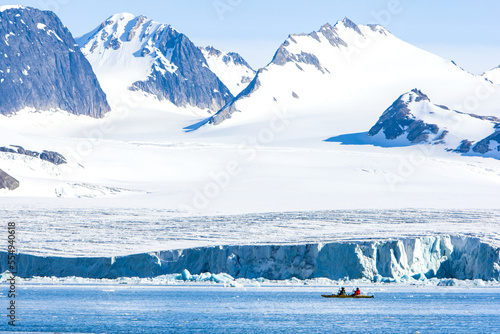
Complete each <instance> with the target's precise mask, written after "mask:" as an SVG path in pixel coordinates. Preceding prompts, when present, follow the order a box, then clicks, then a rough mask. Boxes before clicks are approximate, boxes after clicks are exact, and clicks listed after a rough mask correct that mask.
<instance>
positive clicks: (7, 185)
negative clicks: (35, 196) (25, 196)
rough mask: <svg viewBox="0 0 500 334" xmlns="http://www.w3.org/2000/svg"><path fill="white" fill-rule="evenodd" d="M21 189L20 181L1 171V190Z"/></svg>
mask: <svg viewBox="0 0 500 334" xmlns="http://www.w3.org/2000/svg"><path fill="white" fill-rule="evenodd" d="M17 188H19V181H17V180H16V179H15V178H13V177H12V176H10V175H9V174H7V173H5V172H4V171H3V170H1V169H0V189H8V190H15V189H17Z"/></svg>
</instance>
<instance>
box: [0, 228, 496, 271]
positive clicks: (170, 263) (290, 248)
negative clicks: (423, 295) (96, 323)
mask: <svg viewBox="0 0 500 334" xmlns="http://www.w3.org/2000/svg"><path fill="white" fill-rule="evenodd" d="M6 256H7V253H5V252H2V253H0V260H2V262H1V269H0V270H1V271H2V272H3V271H5V270H6V263H7V261H5V258H6ZM18 263H19V271H18V275H19V276H21V277H33V276H56V277H64V276H78V277H88V278H117V277H153V276H158V275H164V274H173V273H179V272H183V279H186V280H188V279H189V278H190V275H191V274H190V273H195V274H201V273H203V272H212V273H227V274H229V275H230V276H231V277H235V278H258V277H264V278H267V279H279V280H283V279H290V278H292V277H297V278H300V279H309V278H317V277H326V278H329V279H343V278H346V277H348V278H349V279H360V278H367V279H374V278H376V277H378V276H381V277H386V278H402V277H424V276H425V278H434V277H437V278H458V279H483V280H491V279H496V280H498V279H500V266H499V264H500V249H499V248H497V247H494V246H492V245H490V244H487V243H484V242H482V241H481V240H479V239H477V238H467V237H453V236H452V237H449V236H443V237H441V236H440V237H419V238H411V239H402V240H394V241H393V240H385V241H383V240H381V241H359V242H345V243H342V242H335V243H327V244H304V245H258V246H257V245H256V246H224V247H222V246H219V247H206V248H194V249H185V250H175V251H163V252H156V253H150V254H136V255H130V256H123V257H116V258H113V259H112V258H105V257H102V258H60V257H37V256H33V255H24V254H19V256H18ZM188 274H189V275H188Z"/></svg>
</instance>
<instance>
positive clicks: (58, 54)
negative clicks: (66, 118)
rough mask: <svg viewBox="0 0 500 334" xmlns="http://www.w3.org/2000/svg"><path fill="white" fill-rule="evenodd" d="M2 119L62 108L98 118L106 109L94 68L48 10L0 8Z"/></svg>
mask: <svg viewBox="0 0 500 334" xmlns="http://www.w3.org/2000/svg"><path fill="white" fill-rule="evenodd" d="M0 36H2V38H1V41H0V114H4V115H8V114H12V113H15V112H17V111H19V110H21V109H25V108H30V109H37V110H42V111H47V110H50V109H61V110H64V111H67V112H69V113H72V114H76V115H88V116H92V117H96V118H99V117H102V116H103V115H104V114H105V113H106V112H108V111H109V110H110V107H109V105H108V102H107V100H106V95H105V94H104V92H103V91H102V89H101V87H100V85H99V82H98V81H97V78H96V76H95V74H94V72H93V71H92V67H91V66H90V64H89V62H88V61H87V59H86V58H85V56H84V55H83V54H82V53H81V52H80V50H79V48H78V45H77V44H76V42H75V40H74V39H73V37H72V35H71V33H70V32H69V30H68V29H67V28H66V27H65V26H64V25H63V24H62V23H61V21H60V20H59V18H58V17H57V16H56V15H55V14H54V13H52V12H50V11H41V10H38V9H35V8H30V7H21V6H3V7H0Z"/></svg>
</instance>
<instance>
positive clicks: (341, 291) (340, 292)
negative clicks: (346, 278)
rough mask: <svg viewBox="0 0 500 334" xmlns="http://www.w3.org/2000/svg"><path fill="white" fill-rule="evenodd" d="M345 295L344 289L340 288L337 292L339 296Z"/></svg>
mask: <svg viewBox="0 0 500 334" xmlns="http://www.w3.org/2000/svg"><path fill="white" fill-rule="evenodd" d="M344 295H345V288H344V287H342V288H341V289H340V291H339V296H344Z"/></svg>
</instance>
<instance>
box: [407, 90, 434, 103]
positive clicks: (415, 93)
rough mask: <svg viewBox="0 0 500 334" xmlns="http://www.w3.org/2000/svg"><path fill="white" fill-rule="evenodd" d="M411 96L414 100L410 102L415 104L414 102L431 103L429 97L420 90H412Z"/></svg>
mask: <svg viewBox="0 0 500 334" xmlns="http://www.w3.org/2000/svg"><path fill="white" fill-rule="evenodd" d="M409 94H410V96H411V98H412V100H410V102H413V101H415V102H420V101H428V102H430V101H431V100H430V99H429V97H428V96H427V95H425V94H424V93H422V91H421V90H420V89H417V88H414V89H412V90H411V92H410V93H409Z"/></svg>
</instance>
